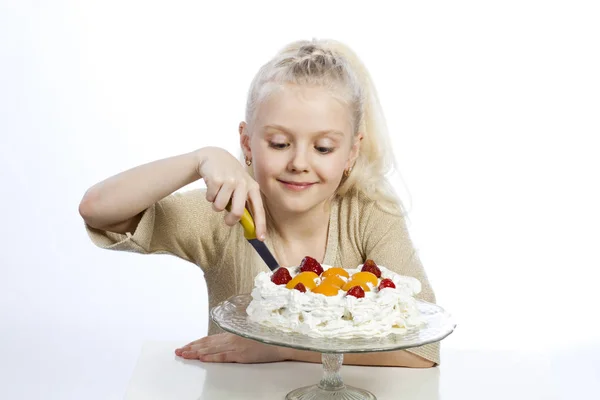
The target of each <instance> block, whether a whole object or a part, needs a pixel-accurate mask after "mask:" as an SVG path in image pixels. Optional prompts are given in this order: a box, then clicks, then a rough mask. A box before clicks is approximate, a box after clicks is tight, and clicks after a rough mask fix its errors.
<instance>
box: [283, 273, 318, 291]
mask: <svg viewBox="0 0 600 400" xmlns="http://www.w3.org/2000/svg"><path fill="white" fill-rule="evenodd" d="M318 277H319V275H317V274H316V273H314V272H312V271H305V272H300V273H299V274H298V275H296V276H295V277H293V278H292V280H291V281H289V282H288V283H287V285H285V287H286V288H288V289H293V288H294V287H296V285H297V284H299V283H302V284H303V285H304V286H305V287H306V288H307V289H308V290H313V289H314V288H315V286H317V284H316V283H315V278H318Z"/></svg>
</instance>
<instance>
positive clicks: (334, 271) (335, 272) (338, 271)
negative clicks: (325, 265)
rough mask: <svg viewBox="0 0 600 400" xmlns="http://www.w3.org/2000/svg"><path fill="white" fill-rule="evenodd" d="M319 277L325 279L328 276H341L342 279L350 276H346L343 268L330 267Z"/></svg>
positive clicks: (346, 272) (346, 273)
mask: <svg viewBox="0 0 600 400" xmlns="http://www.w3.org/2000/svg"><path fill="white" fill-rule="evenodd" d="M321 276H322V277H323V278H327V277H329V276H343V277H344V278H348V277H349V276H350V275H349V274H348V271H346V270H345V269H344V268H340V267H331V268H329V269H328V270H327V271H325V272H323V273H322V274H321Z"/></svg>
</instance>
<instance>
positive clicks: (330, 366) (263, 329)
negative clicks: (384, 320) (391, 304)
mask: <svg viewBox="0 0 600 400" xmlns="http://www.w3.org/2000/svg"><path fill="white" fill-rule="evenodd" d="M251 300H252V297H251V296H250V295H249V294H242V295H237V296H233V297H230V298H229V299H227V300H225V301H223V302H221V303H219V304H218V305H217V306H216V307H214V308H213V309H212V310H211V311H210V316H211V318H212V319H213V321H215V323H216V324H217V325H219V326H220V327H221V328H222V329H223V330H225V331H228V332H231V333H234V334H236V335H239V336H242V337H245V338H248V339H253V340H256V341H259V342H262V343H266V344H272V345H277V346H284V347H291V348H294V349H300V350H310V351H317V352H320V353H321V360H322V363H323V377H322V378H321V382H319V383H318V384H316V385H311V386H306V387H301V388H298V389H295V390H292V391H291V392H290V393H288V394H287V396H286V397H285V398H286V400H321V399H323V400H328V399H332V400H333V399H336V400H375V399H376V397H375V395H373V394H372V393H371V392H369V391H366V390H363V389H359V388H355V387H352V386H349V385H346V384H344V382H343V380H342V377H341V375H340V369H341V367H342V362H343V360H344V353H371V352H377V351H391V350H401V349H408V348H411V347H417V346H422V345H425V344H429V343H434V342H438V341H440V340H442V339H444V338H445V337H446V336H448V335H450V334H451V333H452V331H453V330H454V328H455V327H456V324H455V323H454V322H453V320H452V317H451V316H450V314H448V313H447V312H446V311H445V310H444V309H443V308H441V307H440V306H438V305H435V304H431V303H427V302H424V301H420V300H418V301H417V307H418V309H419V311H420V313H421V315H422V316H423V317H424V319H425V324H424V325H423V326H421V327H420V328H419V329H413V330H409V331H408V332H406V333H405V334H402V335H399V334H389V335H387V336H385V337H381V338H353V339H338V338H313V337H310V336H307V335H303V334H300V333H288V332H283V331H280V330H278V329H276V328H272V327H267V326H264V325H261V324H259V323H256V322H253V321H250V320H249V319H248V315H247V314H246V308H247V307H248V304H250V301H251Z"/></svg>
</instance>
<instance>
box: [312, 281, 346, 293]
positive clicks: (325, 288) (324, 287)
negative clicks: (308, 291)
mask: <svg viewBox="0 0 600 400" xmlns="http://www.w3.org/2000/svg"><path fill="white" fill-rule="evenodd" d="M339 290H340V288H339V287H337V286H333V285H332V284H330V283H327V282H322V283H321V284H320V285H319V286H317V287H316V288H314V289H313V291H312V292H313V293H321V294H324V295H325V296H335V295H337V294H338V292H339Z"/></svg>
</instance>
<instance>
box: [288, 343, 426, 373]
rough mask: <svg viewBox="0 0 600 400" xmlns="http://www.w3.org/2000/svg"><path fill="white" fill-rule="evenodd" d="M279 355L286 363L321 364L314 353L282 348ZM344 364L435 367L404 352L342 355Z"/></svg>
mask: <svg viewBox="0 0 600 400" xmlns="http://www.w3.org/2000/svg"><path fill="white" fill-rule="evenodd" d="M281 355H282V358H283V359H284V360H287V361H303V362H312V363H320V362H321V354H320V353H316V352H314V351H305V350H296V349H290V348H287V347H282V348H281ZM344 364H347V365H370V366H379V367H409V368H430V367H433V366H434V365H435V363H434V362H433V361H430V360H427V359H425V358H423V357H420V356H418V355H416V354H412V353H409V352H408V351H404V350H399V351H386V352H381V353H362V354H359V353H357V354H352V353H351V354H344Z"/></svg>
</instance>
